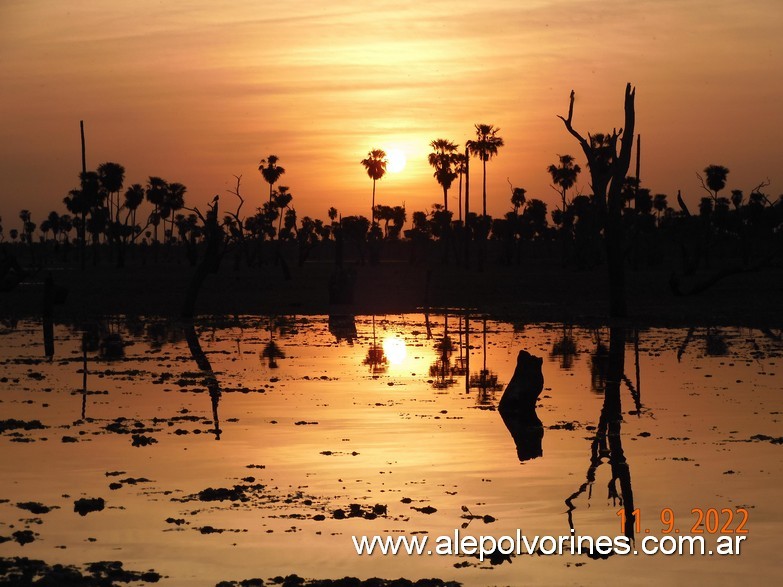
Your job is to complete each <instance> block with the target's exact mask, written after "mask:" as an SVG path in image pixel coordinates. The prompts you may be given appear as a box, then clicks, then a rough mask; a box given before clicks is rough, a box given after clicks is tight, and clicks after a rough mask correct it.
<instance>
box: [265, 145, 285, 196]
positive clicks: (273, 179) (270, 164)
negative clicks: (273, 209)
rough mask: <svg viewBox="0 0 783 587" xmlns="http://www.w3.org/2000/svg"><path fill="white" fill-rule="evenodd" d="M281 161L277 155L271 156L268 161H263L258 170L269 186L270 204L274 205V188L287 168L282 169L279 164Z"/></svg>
mask: <svg viewBox="0 0 783 587" xmlns="http://www.w3.org/2000/svg"><path fill="white" fill-rule="evenodd" d="M278 161H279V159H278V157H277V155H270V156H269V157H267V158H266V159H261V163H260V164H259V165H258V170H259V171H260V172H261V175H263V176H264V181H266V182H267V183H268V184H269V203H270V204H271V203H272V186H273V185H275V183H277V180H278V179H280V176H281V175H283V174H284V173H285V168H284V167H280V166H279V165H278V164H277V162H278Z"/></svg>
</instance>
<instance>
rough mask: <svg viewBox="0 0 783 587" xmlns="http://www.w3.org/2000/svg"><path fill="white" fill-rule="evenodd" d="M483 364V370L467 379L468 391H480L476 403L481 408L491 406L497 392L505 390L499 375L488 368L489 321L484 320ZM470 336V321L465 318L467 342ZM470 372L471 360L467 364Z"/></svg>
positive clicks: (468, 347)
mask: <svg viewBox="0 0 783 587" xmlns="http://www.w3.org/2000/svg"><path fill="white" fill-rule="evenodd" d="M482 322H483V344H482V348H483V353H482V354H483V364H482V368H481V370H480V371H478V372H473V373H471V374H470V376H469V377H467V384H466V388H467V389H466V391H470V390H471V389H476V390H478V394H477V396H476V403H478V404H479V405H480V406H486V405H491V404H492V403H493V400H494V399H495V392H497V391H501V390H502V389H503V383H501V382H500V381H498V374H497V373H495V372H494V371H490V370H489V369H488V368H487V319H486V318H484V319H483V321H482ZM469 335H470V330H469V320H468V318H467V317H466V318H465V337H466V340H467V339H468V337H469ZM466 352H467V354H468V356H469V355H470V346H469V345H468V346H467V351H466ZM466 366H467V368H468V372H469V370H470V369H469V360H468V362H467V363H466Z"/></svg>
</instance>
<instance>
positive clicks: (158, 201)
mask: <svg viewBox="0 0 783 587" xmlns="http://www.w3.org/2000/svg"><path fill="white" fill-rule="evenodd" d="M168 191H169V184H168V183H167V182H166V180H164V179H162V178H160V177H155V176H151V177H150V178H149V179H148V180H147V191H146V196H147V201H148V202H149V203H150V204H152V205H153V206H154V207H155V209H154V211H153V212H152V215H151V217H150V219H151V222H152V225H153V226H154V227H155V233H154V234H155V242H156V243H157V242H158V224H160V209H161V207H162V206H163V203H164V201H165V199H166V197H167V196H168ZM164 229H165V226H164Z"/></svg>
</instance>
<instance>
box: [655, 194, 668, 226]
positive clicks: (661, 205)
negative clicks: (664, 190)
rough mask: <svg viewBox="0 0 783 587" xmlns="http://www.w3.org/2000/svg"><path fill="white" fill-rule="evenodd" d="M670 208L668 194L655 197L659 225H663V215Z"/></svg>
mask: <svg viewBox="0 0 783 587" xmlns="http://www.w3.org/2000/svg"><path fill="white" fill-rule="evenodd" d="M668 207H669V203H668V202H667V196H666V194H655V196H654V197H653V208H654V209H655V214H656V216H657V217H658V218H657V224H660V223H661V214H663V213H664V212H666V208H668Z"/></svg>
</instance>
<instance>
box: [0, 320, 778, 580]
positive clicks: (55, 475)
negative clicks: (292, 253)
mask: <svg viewBox="0 0 783 587" xmlns="http://www.w3.org/2000/svg"><path fill="white" fill-rule="evenodd" d="M270 324H271V326H270ZM85 332H88V333H90V336H89V337H87V338H85V337H83V336H82V335H83V333H85ZM564 333H565V334H566V336H567V337H570V338H571V340H572V342H573V344H572V345H569V347H568V348H569V349H571V350H572V352H571V353H570V354H571V355H572V356H571V358H570V359H569V361H568V364H564V360H563V356H564V354H563V353H562V352H557V353H553V352H552V349H553V348H555V347H556V346H557V345H560V346H559V347H558V348H560V349H563V348H565V347H564V346H563V345H562V344H561V343H562V341H563V339H564ZM621 334H622V336H620V335H621ZM772 334H773V336H769V335H768V334H765V333H763V332H761V331H755V330H745V329H733V328H732V329H728V328H726V329H709V330H700V329H693V330H692V331H688V330H656V329H652V330H625V331H612V332H610V330H609V329H606V328H597V329H584V328H579V327H568V326H565V327H564V326H563V325H559V324H556V325H548V324H536V325H520V324H516V325H515V324H509V323H504V322H498V321H494V320H490V319H487V320H484V318H483V317H476V316H465V315H464V314H454V315H449V316H444V315H431V316H423V315H406V316H392V317H389V316H375V317H373V316H358V317H352V316H342V317H328V318H327V317H285V318H278V319H275V320H274V321H272V322H271V323H270V321H269V320H266V319H263V320H260V319H256V318H244V319H240V320H235V321H224V322H214V323H208V322H200V323H198V324H196V325H195V326H192V325H188V324H177V323H164V322H145V321H132V320H124V319H113V320H112V321H109V322H105V321H103V322H95V323H93V324H92V325H89V326H84V327H82V328H72V327H65V326H56V327H55V329H54V345H55V346H54V354H53V359H52V360H51V361H49V360H48V359H46V357H45V350H44V345H43V337H42V335H41V327H40V324H36V323H32V322H23V323H19V324H17V325H15V326H14V327H10V328H7V329H5V330H4V331H3V333H2V337H3V343H4V344H3V346H2V350H1V351H0V377H2V378H5V379H4V380H3V381H4V383H3V385H4V389H3V395H2V398H0V399H2V409H3V413H4V416H3V418H4V419H6V420H8V419H16V420H20V421H24V422H27V423H30V422H33V421H36V420H37V421H38V422H40V423H41V425H42V426H46V428H41V429H37V428H31V429H29V430H25V429H24V428H13V429H11V428H8V429H6V430H4V431H3V432H2V433H0V498H2V499H6V500H8V501H7V502H4V503H0V514H1V517H0V521H2V525H0V535H10V534H11V533H12V532H13V531H14V530H16V529H21V528H25V527H28V526H29V527H30V528H31V529H33V530H34V531H35V532H36V533H37V534H38V538H37V539H36V540H35V541H34V542H32V543H30V544H27V545H25V546H24V547H22V546H20V545H18V544H16V543H15V542H14V541H9V542H5V543H3V544H0V554H1V555H2V556H20V555H24V556H29V557H34V558H41V559H44V560H46V561H48V562H50V563H54V562H68V563H74V562H86V561H92V560H115V559H120V560H123V561H125V562H126V564H127V566H129V567H132V568H133V567H134V566H135V567H136V568H143V569H146V568H155V569H156V570H158V571H160V572H162V573H164V574H166V575H169V576H170V577H172V578H173V579H172V581H173V583H172V584H177V585H180V584H184V585H187V584H193V585H207V584H215V583H217V582H218V581H220V580H225V579H242V578H250V577H255V576H258V574H259V572H260V571H259V569H260V568H263V573H265V575H264V576H267V575H268V576H270V577H271V576H275V575H278V574H280V575H286V574H289V573H294V572H296V573H298V574H300V575H302V576H309V577H322V578H323V577H341V576H344V575H347V574H350V575H357V576H361V577H369V576H377V575H380V576H386V577H397V576H400V575H405V576H408V577H411V578H419V577H430V576H438V577H442V578H444V579H453V580H456V581H460V582H463V583H465V584H471V585H484V584H487V583H488V582H491V583H498V584H517V583H518V582H519V576H520V573H522V574H523V575H524V576H526V577H528V578H530V580H532V581H534V582H538V583H544V584H562V583H578V584H598V583H607V582H611V581H613V580H616V577H617V576H618V575H622V576H623V577H624V581H626V582H629V583H631V584H634V583H639V584H642V583H647V582H649V581H650V580H652V579H655V580H661V581H663V580H669V579H672V578H673V577H678V578H680V579H681V578H682V577H697V576H698V577H699V578H700V579H699V580H704V581H706V580H709V581H710V582H711V583H713V584H727V583H729V582H730V579H731V578H732V577H735V576H736V574H737V573H743V574H747V575H748V576H750V575H752V576H753V577H755V578H758V579H759V580H765V579H768V580H769V581H771V580H772V578H773V577H775V576H776V568H775V567H774V565H773V564H772V563H771V561H773V560H775V556H776V546H775V532H776V531H777V526H776V520H779V519H780V518H781V517H783V507H781V505H780V503H779V496H778V493H779V491H778V488H779V486H780V483H781V482H783V478H781V471H783V467H781V464H783V463H781V459H782V458H783V457H781V453H780V450H779V447H778V446H777V445H773V444H772V443H771V442H769V441H767V440H759V439H758V438H756V439H755V440H754V438H753V437H754V436H756V435H763V436H762V438H777V437H780V436H782V435H783V431H782V430H781V428H782V425H781V422H780V416H779V414H780V412H781V408H783V405H781V398H780V395H779V385H778V384H777V377H776V370H777V368H778V367H779V361H780V358H779V357H780V353H781V344H780V341H779V340H776V339H775V336H774V333H772ZM112 340H113V341H115V342H114V343H112V344H116V341H117V340H119V341H121V344H122V349H123V352H122V354H121V355H118V354H116V353H112V352H110V349H111V345H110V344H109V341H112ZM83 341H86V343H84V342H83ZM716 341H719V343H718V342H716ZM272 342H274V344H275V345H276V346H277V349H278V351H279V352H276V353H271V352H270V351H269V350H268V349H269V348H270V343H272ZM101 349H103V350H101ZM373 349H377V350H378V352H379V355H376V356H374V357H373V361H375V365H374V366H373V365H372V364H370V365H368V364H367V362H366V361H367V358H368V356H369V355H370V351H373ZM716 349H717V350H720V352H716ZM520 350H526V351H528V352H529V353H531V354H532V355H535V356H538V357H542V358H543V364H542V374H543V380H544V384H543V389H542V391H541V394H540V397H539V398H538V401H537V402H536V407H535V414H536V417H537V418H538V420H539V421H540V423H541V426H542V434H541V435H540V437H538V436H536V435H535V434H533V435H530V434H527V435H526V434H525V433H524V426H522V428H523V430H522V434H519V433H516V434H515V432H514V430H513V429H511V428H509V427H507V426H506V425H505V424H504V420H503V419H502V418H501V417H500V415H499V413H498V411H497V410H496V406H497V404H498V402H499V400H500V398H501V397H502V394H503V390H502V388H503V386H504V385H505V384H506V383H508V382H509V381H510V380H511V379H512V376H513V374H514V368H515V364H516V360H517V354H518V352H519V351H520ZM281 353H282V355H284V358H283V356H282V355H281ZM270 355H274V359H275V364H276V366H274V365H272V364H271V363H270ZM380 355H382V357H383V359H384V360H385V363H383V362H382V361H381V356H380ZM382 365H383V366H384V367H383V368H380V367H381V366H382ZM85 366H86V371H85V370H84V367H85ZM523 424H524V425H526V423H524V422H523ZM516 430H517V432H518V431H519V428H518V427H517V428H516ZM136 437H139V438H148V439H151V441H150V443H149V444H147V445H139V446H133V444H134V442H135V438H136ZM218 438H219V442H217V441H216V439H218ZM536 438H538V441H539V442H540V447H536V446H535V441H536ZM152 441H154V442H152ZM530 442H533V443H534V444H533V445H531V444H530ZM539 449H540V450H539ZM533 453H535V456H536V457H537V458H523V457H527V455H529V454H533ZM118 472H119V473H118ZM115 473H118V474H116V475H115ZM251 477H252V478H253V481H248V479H250V478H251ZM128 479H131V480H132V481H134V480H135V482H131V481H127V480H128ZM139 479H144V480H145V481H138V480H139ZM113 483H115V484H119V485H120V487H115V488H111V484H113ZM258 484H260V485H263V486H264V489H263V490H258V492H257V493H253V494H251V495H250V496H249V497H248V501H246V502H243V501H224V502H201V501H197V500H196V501H194V500H192V499H189V497H188V496H193V495H198V493H199V492H201V491H203V490H205V489H206V488H232V487H235V486H242V487H244V486H250V485H258ZM248 491H249V490H248ZM64 495H67V496H69V497H67V498H66V497H63V496H64ZM631 496H633V498H632V499H631ZM78 497H103V498H104V499H106V502H107V508H106V510H104V511H103V512H98V513H94V514H90V515H88V516H85V517H81V516H78V515H77V514H75V513H74V512H73V500H74V499H76V498H78ZM26 501H38V502H41V503H43V504H45V505H49V506H56V507H57V508H59V509H53V510H52V511H51V512H49V513H47V514H45V515H42V516H39V517H40V519H41V523H40V524H38V523H32V522H30V521H29V520H30V517H31V516H30V514H29V512H26V511H23V510H20V509H19V508H17V507H16V505H15V504H16V503H18V502H26ZM351 504H358V507H360V508H364V510H362V511H369V510H368V508H369V509H372V508H373V507H374V506H375V505H376V504H380V505H383V506H386V511H387V512H388V513H387V514H386V515H381V516H378V517H377V518H375V519H368V518H366V517H363V516H354V517H351V516H348V517H346V518H344V519H338V518H335V517H334V513H335V512H336V511H337V510H344V511H346V512H350V511H351V509H350V508H351V507H352V506H351ZM740 505H743V506H745V507H747V508H749V511H750V512H751V519H750V522H749V528H750V530H751V540H752V545H751V544H750V543H749V545H748V549H747V550H746V551H745V552H744V553H743V555H742V556H741V557H718V558H714V557H713V558H710V557H703V558H701V557H661V556H658V557H641V556H640V557H618V556H615V557H611V558H610V559H609V560H606V561H594V560H591V559H587V558H585V557H522V560H519V559H517V558H515V559H514V563H513V565H508V564H502V565H497V566H492V565H479V564H478V561H477V560H476V559H473V558H471V557H459V558H454V557H435V556H432V557H427V556H424V557H402V558H400V557H382V558H372V559H364V558H359V557H357V556H356V555H355V554H354V552H353V549H352V546H351V541H350V536H351V534H353V533H361V534H376V533H377V534H381V535H385V534H387V533H388V534H392V535H397V534H402V533H404V534H410V533H412V532H427V533H428V535H430V536H438V535H441V534H449V533H453V530H454V528H458V527H460V526H461V525H463V524H468V526H467V528H466V529H465V530H464V532H467V533H472V534H475V535H479V534H491V535H494V536H501V535H504V534H509V535H513V534H514V533H515V532H516V530H517V529H521V530H522V531H523V532H524V533H525V534H529V535H534V534H551V535H561V534H568V533H569V532H570V529H571V528H573V529H574V531H575V532H577V533H580V534H589V535H592V536H598V535H602V534H606V535H610V536H614V535H618V534H620V533H622V532H629V528H627V527H626V528H621V527H620V518H619V517H618V516H617V512H618V510H620V509H622V508H628V507H631V506H632V509H636V508H639V510H640V511H641V523H642V533H644V529H650V530H651V533H653V534H659V535H660V530H661V525H660V520H659V519H658V518H659V517H660V512H661V511H662V510H663V509H664V508H671V509H672V510H673V511H674V512H675V514H676V515H677V516H678V520H680V521H681V524H680V526H681V528H682V529H683V532H685V531H688V530H689V529H690V525H689V524H688V522H689V521H691V522H692V520H690V517H691V514H690V511H691V509H693V508H697V507H701V508H707V507H717V508H722V507H729V508H733V507H737V506H740ZM426 506H431V507H432V508H435V509H436V510H437V511H436V512H433V513H430V514H427V513H424V512H422V511H421V510H422V509H423V508H426ZM463 506H465V507H467V508H468V509H469V511H470V512H472V513H473V514H476V515H478V516H481V517H480V518H475V519H474V518H470V517H468V518H466V517H465V515H466V514H465V512H464V511H463V509H462V507H463ZM415 508H419V509H415ZM321 515H322V516H324V518H325V519H323V520H319V519H317V516H321ZM484 515H490V516H492V518H494V519H495V521H494V522H491V523H485V522H484V521H483V516H484ZM168 519H174V520H184V521H183V523H181V524H180V525H177V524H174V523H170V522H167V521H166V520H168ZM627 519H628V518H627ZM25 520H27V521H25ZM12 524H13V525H14V529H13V530H12V529H10V526H11V525H12ZM686 526H687V527H686ZM206 527H212V528H214V529H219V530H222V532H220V533H208V534H204V533H202V529H204V528H206ZM630 531H631V532H633V533H635V532H634V529H633V528H631V529H630ZM90 538H94V539H95V541H94V542H92V541H89V540H88V539H90ZM58 546H67V548H66V549H61V548H58ZM302 552H306V553H307V556H302ZM708 561H709V562H708ZM583 562H584V563H587V564H585V565H583V566H579V567H576V566H574V564H575V563H583ZM518 563H519V564H518ZM455 565H457V566H455ZM483 566H486V567H490V568H491V570H487V569H484V568H482V567H483ZM520 569H522V570H520ZM705 577H706V578H705ZM678 580H679V579H678Z"/></svg>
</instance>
